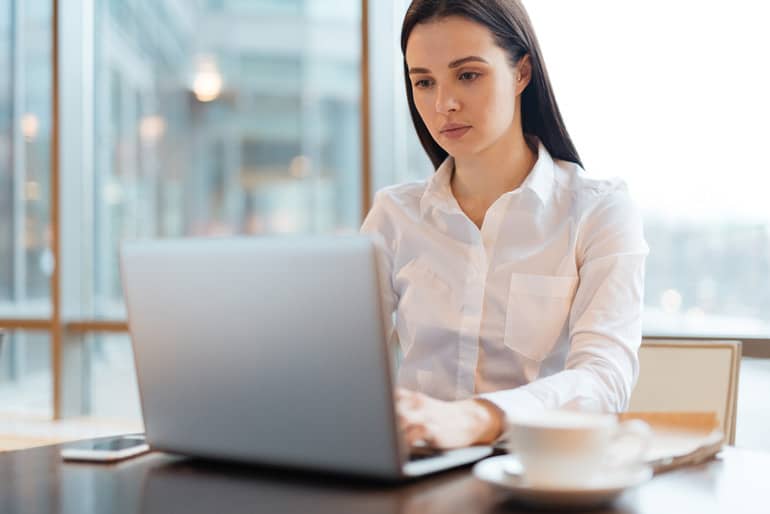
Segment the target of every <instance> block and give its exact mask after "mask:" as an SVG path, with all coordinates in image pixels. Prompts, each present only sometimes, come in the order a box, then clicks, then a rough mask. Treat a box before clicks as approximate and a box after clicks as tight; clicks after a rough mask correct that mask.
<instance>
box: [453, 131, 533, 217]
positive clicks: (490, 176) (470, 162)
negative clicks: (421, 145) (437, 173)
mask: <svg viewBox="0 0 770 514" xmlns="http://www.w3.org/2000/svg"><path fill="white" fill-rule="evenodd" d="M535 162H537V152H536V151H533V150H532V149H531V148H530V147H529V145H528V144H527V141H526V139H525V137H524V135H523V134H522V133H520V132H519V133H518V134H514V135H513V136H512V137H510V138H501V140H499V141H497V142H496V143H495V144H494V145H492V146H491V147H489V148H487V149H486V150H485V151H484V152H482V153H480V154H476V155H473V156H470V157H465V158H461V159H458V158H455V170H454V173H453V174H452V193H453V194H454V196H455V198H456V199H457V200H458V202H460V203H461V206H462V203H463V202H462V201H463V200H464V201H466V203H467V202H470V203H471V204H473V205H474V206H476V207H477V208H479V207H481V206H486V207H489V206H490V205H492V203H494V201H495V200H497V199H498V198H499V197H500V196H501V195H503V194H504V193H506V192H508V191H512V190H514V189H516V188H517V187H519V186H520V185H521V184H522V182H524V180H525V179H526V178H527V175H529V172H530V171H531V170H532V168H533V167H534V165H535ZM484 210H486V208H485V209H484Z"/></svg>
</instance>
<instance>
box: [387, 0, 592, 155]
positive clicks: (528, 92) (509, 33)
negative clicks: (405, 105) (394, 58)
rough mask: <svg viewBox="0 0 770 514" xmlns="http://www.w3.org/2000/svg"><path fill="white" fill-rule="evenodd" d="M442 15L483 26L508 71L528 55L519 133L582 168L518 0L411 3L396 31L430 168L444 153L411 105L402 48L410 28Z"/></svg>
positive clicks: (415, 120)
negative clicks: (504, 58)
mask: <svg viewBox="0 0 770 514" xmlns="http://www.w3.org/2000/svg"><path fill="white" fill-rule="evenodd" d="M448 16H460V17H463V18H466V19H468V20H471V21H474V22H476V23H479V24H481V25H484V26H485V27H487V28H488V29H489V30H490V31H491V32H492V35H493V36H494V38H495V42H496V43H497V45H498V46H499V47H500V48H502V49H503V50H505V51H506V52H507V54H508V57H509V60H510V63H511V65H512V66H515V65H516V63H518V62H519V60H520V59H521V58H522V57H524V56H525V55H529V58H530V61H531V63H532V79H531V80H530V83H529V84H528V85H527V88H526V89H525V90H524V92H523V93H522V94H521V120H522V121H521V122H522V129H523V132H524V134H525V135H532V136H536V137H537V138H538V139H540V141H541V142H542V143H543V145H544V146H545V148H546V149H547V150H548V152H549V153H550V154H551V156H552V157H554V158H556V159H561V160H564V161H571V162H574V163H576V164H578V165H580V166H581V167H582V166H583V164H582V162H581V161H580V157H579V156H578V153H577V150H576V149H575V145H574V144H572V140H571V139H570V137H569V134H568V133H567V128H566V127H565V126H564V120H562V117H561V113H560V112H559V107H558V106H557V105H556V98H554V95H553V89H552V88H551V81H550V80H549V78H548V72H547V71H546V69H545V63H544V62H543V57H542V55H541V53H540V45H539V44H538V42H537V38H536V37H535V31H534V29H533V28H532V22H531V21H530V19H529V15H528V14H527V11H526V10H525V9H524V6H523V5H522V4H521V2H520V0H412V3H411V5H410V6H409V9H408V10H407V12H406V16H405V17H404V23H403V25H402V27H401V51H402V53H403V54H404V78H405V80H406V97H407V100H408V101H409V111H410V112H411V114H412V122H413V123H414V127H415V129H416V130H417V136H418V137H419V138H420V142H421V143H422V146H423V148H425V152H426V153H427V154H428V157H430V160H431V161H432V162H433V166H434V167H435V168H438V167H439V165H441V163H442V162H444V159H446V157H447V152H446V151H445V150H444V149H443V148H441V146H439V144H438V143H437V142H436V141H435V140H434V139H433V136H431V135H430V132H428V127H426V126H425V123H424V122H423V121H422V118H421V117H420V113H419V112H417V107H415V105H414V93H413V91H412V82H411V81H410V80H409V69H408V66H407V64H406V43H407V41H408V40H409V35H410V34H411V33H412V29H414V27H415V26H416V25H418V24H420V23H426V22H429V21H434V20H439V19H441V18H446V17H448Z"/></svg>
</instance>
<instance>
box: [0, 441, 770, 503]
mask: <svg viewBox="0 0 770 514" xmlns="http://www.w3.org/2000/svg"><path fill="white" fill-rule="evenodd" d="M768 491H770V453H763V452H755V451H748V450H741V449H737V448H732V447H731V448H726V449H725V450H724V451H723V452H722V453H721V454H720V455H719V456H718V457H717V459H716V460H713V461H710V462H708V463H705V464H702V465H698V466H693V467H689V468H684V469H679V470H676V471H671V472H668V473H664V474H661V475H658V476H656V477H655V478H653V479H652V480H651V481H650V482H648V483H647V484H644V485H642V486H640V487H639V488H637V489H633V490H629V491H626V492H625V493H624V494H623V495H622V496H621V497H620V498H618V500H617V501H616V502H615V503H614V504H613V505H611V506H610V507H607V508H603V509H599V510H595V511H594V512H619V513H650V514H652V513H654V514H665V513H676V514H678V513H689V512H692V513H698V514H704V513H711V512H719V513H729V514H745V513H753V512H756V513H770V496H768V494H767V493H768ZM139 512H141V513H157V514H161V513H162V514H174V513H185V514H196V513H207V514H231V513H261V512H265V513H268V512H269V513H282V512H291V513H335V514H336V513H346V512H351V513H382V514H390V513H409V514H411V513H420V514H431V513H454V512H457V513H464V514H470V513H480V512H493V513H504V512H532V510H530V509H528V508H526V507H524V506H522V505H519V504H517V503H515V502H513V501H511V498H510V496H509V495H508V494H506V492H505V491H503V490H500V489H495V488H493V487H492V486H489V485H487V484H485V483H482V482H479V481H478V480H476V479H475V478H474V477H473V475H472V474H471V472H470V468H469V467H466V468H462V469H459V470H454V471H450V472H445V473H442V474H439V475H435V476H433V477H430V478H425V479H422V480H418V481H414V482H410V483H407V484H402V485H389V484H381V483H380V484H377V483H371V482H366V481H360V480H352V479H345V478H339V477H328V476H319V475H317V474H307V473H298V472H290V471H286V470H276V469H267V468H250V467H236V466H231V465H228V464H221V463H211V462H204V461H197V460H192V459H185V458H182V457H175V456H170V455H164V454H148V455H145V456H142V457H139V458H136V459H132V460H128V461H124V462H122V463H118V464H110V465H104V464H76V463H65V462H62V461H61V459H60V458H59V447H58V446H47V447H43V448H36V449H30V450H21V451H15V452H7V453H0V513H2V514H49V513H51V514H53V513H56V514H103V513H126V514H129V513H131V514H133V513H139Z"/></svg>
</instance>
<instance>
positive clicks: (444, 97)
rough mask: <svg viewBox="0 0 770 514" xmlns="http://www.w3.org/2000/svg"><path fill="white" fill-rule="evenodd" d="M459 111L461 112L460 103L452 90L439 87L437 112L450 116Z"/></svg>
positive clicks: (437, 91)
mask: <svg viewBox="0 0 770 514" xmlns="http://www.w3.org/2000/svg"><path fill="white" fill-rule="evenodd" d="M458 110H460V102H459V101H458V99H457V96H456V95H455V94H454V92H453V91H452V90H451V88H447V87H438V88H437V90H436V112H438V113H440V114H448V113H450V112H456V111H458Z"/></svg>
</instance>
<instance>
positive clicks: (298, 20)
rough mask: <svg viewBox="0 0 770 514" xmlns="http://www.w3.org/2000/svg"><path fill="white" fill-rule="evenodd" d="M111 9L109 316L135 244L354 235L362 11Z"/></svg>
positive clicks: (214, 3)
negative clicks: (127, 245) (121, 268)
mask: <svg viewBox="0 0 770 514" xmlns="http://www.w3.org/2000/svg"><path fill="white" fill-rule="evenodd" d="M325 7H328V3H327V2H324V1H323V0H314V1H299V0H297V1H280V2H279V1H235V0H209V1H207V2H196V3H192V2H184V1H180V0H110V1H107V0H97V1H96V13H95V14H96V16H95V20H96V23H95V43H94V48H95V50H96V53H95V55H94V58H95V64H94V77H95V90H94V92H95V94H94V99H95V105H94V115H95V123H94V129H95V130H94V134H95V136H94V155H93V158H94V168H95V170H96V173H95V178H96V181H95V184H94V191H95V198H94V202H95V208H94V226H93V240H94V241H95V244H94V251H95V266H94V269H93V273H94V274H95V275H94V277H93V288H94V302H93V305H94V310H95V312H94V313H93V315H95V316H96V317H118V318H122V317H123V315H124V313H123V309H122V298H121V294H122V293H121V288H120V282H119V277H118V265H117V264H118V262H117V247H118V243H119V241H120V240H121V239H123V238H133V237H156V236H159V237H177V236H199V237H217V236H230V235H255V236H256V235H263V234H281V233H308V232H344V231H355V230H356V229H357V228H358V224H359V222H360V214H361V213H360V211H361V202H360V188H361V185H360V184H361V182H360V180H361V179H360V175H361V166H360V144H359V133H360V127H359V116H360V108H359V101H360V79H359V77H360V46H361V45H360V2H359V1H357V0H346V1H344V2H335V8H334V9H327V8H325Z"/></svg>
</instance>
